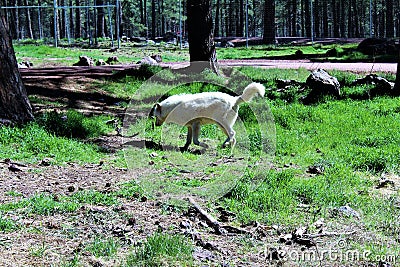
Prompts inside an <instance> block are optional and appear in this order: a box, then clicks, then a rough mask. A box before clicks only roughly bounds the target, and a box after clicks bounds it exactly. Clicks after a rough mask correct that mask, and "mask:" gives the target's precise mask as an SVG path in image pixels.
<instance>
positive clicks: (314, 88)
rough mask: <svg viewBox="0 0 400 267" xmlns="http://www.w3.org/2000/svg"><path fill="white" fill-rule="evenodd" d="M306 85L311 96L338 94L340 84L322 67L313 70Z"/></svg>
mask: <svg viewBox="0 0 400 267" xmlns="http://www.w3.org/2000/svg"><path fill="white" fill-rule="evenodd" d="M306 86H308V87H309V88H311V93H310V95H311V96H321V95H333V96H340V84H339V82H338V80H337V79H336V78H335V77H333V76H331V75H329V74H328V73H327V72H326V71H324V70H322V69H318V70H314V71H313V72H312V73H311V74H310V76H308V78H307V81H306Z"/></svg>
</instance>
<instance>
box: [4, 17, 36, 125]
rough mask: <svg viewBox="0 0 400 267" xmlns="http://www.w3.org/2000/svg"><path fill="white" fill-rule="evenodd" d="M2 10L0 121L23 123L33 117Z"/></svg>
mask: <svg viewBox="0 0 400 267" xmlns="http://www.w3.org/2000/svg"><path fill="white" fill-rule="evenodd" d="M3 12H4V11H1V10H0V66H1V67H0V122H2V123H5V122H12V123H17V124H23V123H26V122H28V121H31V120H32V119H33V114H32V108H31V105H30V103H29V100H28V97H27V94H26V90H25V86H24V84H23V83H22V79H21V74H20V73H19V71H18V66H17V60H16V58H15V53H14V49H13V46H12V42H11V39H10V36H9V31H8V28H7V25H6V21H5V17H4V13H3Z"/></svg>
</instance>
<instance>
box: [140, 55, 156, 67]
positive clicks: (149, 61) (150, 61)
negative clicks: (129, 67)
mask: <svg viewBox="0 0 400 267" xmlns="http://www.w3.org/2000/svg"><path fill="white" fill-rule="evenodd" d="M137 64H140V65H157V61H156V60H155V59H154V58H152V57H149V56H145V57H144V58H142V59H141V60H140V61H138V62H137Z"/></svg>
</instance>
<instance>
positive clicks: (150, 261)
mask: <svg viewBox="0 0 400 267" xmlns="http://www.w3.org/2000/svg"><path fill="white" fill-rule="evenodd" d="M192 252H193V245H192V244H191V242H190V241H189V240H188V239H187V238H185V237H183V236H181V235H176V234H175V235H170V234H165V233H154V234H153V235H151V236H149V237H148V238H147V240H146V241H145V242H144V244H143V245H142V246H140V247H136V248H135V249H134V252H133V253H132V254H131V255H129V256H128V258H127V260H126V262H125V264H124V265H123V266H124V267H130V266H132V267H133V266H135V267H140V266H143V267H145V266H146V267H147V266H148V267H156V266H192Z"/></svg>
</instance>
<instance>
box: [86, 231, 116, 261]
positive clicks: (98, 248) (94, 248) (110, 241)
mask: <svg viewBox="0 0 400 267" xmlns="http://www.w3.org/2000/svg"><path fill="white" fill-rule="evenodd" d="M119 247H120V244H119V243H118V241H116V240H115V239H114V238H101V237H99V236H96V237H95V238H94V240H93V241H92V242H91V243H90V244H88V245H87V246H86V248H85V250H86V251H88V252H90V253H92V254H93V255H94V256H96V257H113V256H115V254H117V252H118V248H119Z"/></svg>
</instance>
